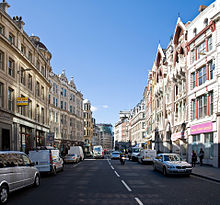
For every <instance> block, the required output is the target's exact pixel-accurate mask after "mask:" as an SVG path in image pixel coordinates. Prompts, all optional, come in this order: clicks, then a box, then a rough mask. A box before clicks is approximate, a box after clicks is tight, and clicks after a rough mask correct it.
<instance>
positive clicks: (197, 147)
mask: <svg viewBox="0 0 220 205" xmlns="http://www.w3.org/2000/svg"><path fill="white" fill-rule="evenodd" d="M192 137H193V143H192V150H194V151H195V152H196V153H197V156H198V154H199V151H200V148H202V143H201V137H200V134H198V135H193V136H192Z"/></svg>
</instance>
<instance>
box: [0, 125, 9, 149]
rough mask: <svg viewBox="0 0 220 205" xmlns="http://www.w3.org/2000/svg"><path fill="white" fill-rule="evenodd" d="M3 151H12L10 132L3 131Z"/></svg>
mask: <svg viewBox="0 0 220 205" xmlns="http://www.w3.org/2000/svg"><path fill="white" fill-rule="evenodd" d="M2 150H3V151H9V150H10V130H7V129H2Z"/></svg>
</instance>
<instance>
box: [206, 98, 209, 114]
mask: <svg viewBox="0 0 220 205" xmlns="http://www.w3.org/2000/svg"><path fill="white" fill-rule="evenodd" d="M206 114H207V116H209V94H207V112H206Z"/></svg>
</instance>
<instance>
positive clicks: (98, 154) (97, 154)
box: [93, 145, 104, 159]
mask: <svg viewBox="0 0 220 205" xmlns="http://www.w3.org/2000/svg"><path fill="white" fill-rule="evenodd" d="M93 158H102V159H104V150H103V148H102V146H101V145H97V146H94V147H93Z"/></svg>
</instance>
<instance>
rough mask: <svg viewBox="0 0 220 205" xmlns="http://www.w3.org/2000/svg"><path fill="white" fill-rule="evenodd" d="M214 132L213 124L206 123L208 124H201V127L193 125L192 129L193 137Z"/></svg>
mask: <svg viewBox="0 0 220 205" xmlns="http://www.w3.org/2000/svg"><path fill="white" fill-rule="evenodd" d="M212 131H213V125H212V122H206V123H203V124H199V125H193V126H191V128H190V134H191V135H195V134H200V133H207V132H212Z"/></svg>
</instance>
